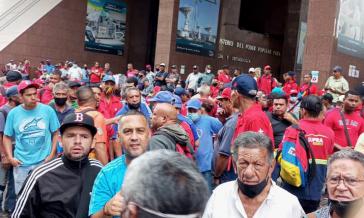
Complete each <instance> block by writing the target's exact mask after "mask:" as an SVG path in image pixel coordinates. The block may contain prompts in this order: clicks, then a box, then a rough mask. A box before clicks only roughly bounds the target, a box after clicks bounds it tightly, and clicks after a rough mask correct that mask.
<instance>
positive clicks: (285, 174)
mask: <svg viewBox="0 0 364 218" xmlns="http://www.w3.org/2000/svg"><path fill="white" fill-rule="evenodd" d="M305 134H306V133H305V131H304V130H302V129H301V128H300V127H299V126H298V125H292V126H290V127H288V128H287V129H286V132H285V133H284V138H283V140H282V144H281V146H280V148H279V151H278V153H277V156H276V160H277V163H279V165H280V172H279V174H280V176H281V178H282V180H283V181H284V182H286V183H288V184H290V185H292V186H295V187H302V188H303V187H306V186H308V185H309V183H310V182H311V180H312V178H313V177H314V176H315V171H316V161H315V158H314V156H313V152H312V149H311V147H310V144H309V143H308V141H307V139H306V138H305ZM310 159H311V161H310ZM310 162H311V163H310Z"/></svg>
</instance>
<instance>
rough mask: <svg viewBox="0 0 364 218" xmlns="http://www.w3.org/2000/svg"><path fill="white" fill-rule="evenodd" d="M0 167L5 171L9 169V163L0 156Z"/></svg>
mask: <svg viewBox="0 0 364 218" xmlns="http://www.w3.org/2000/svg"><path fill="white" fill-rule="evenodd" d="M1 165H2V167H3V168H4V169H5V170H7V169H9V168H10V167H11V163H10V161H9V159H8V158H7V157H6V156H5V155H1Z"/></svg>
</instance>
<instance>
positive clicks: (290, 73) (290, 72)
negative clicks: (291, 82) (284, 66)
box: [287, 71, 296, 76]
mask: <svg viewBox="0 0 364 218" xmlns="http://www.w3.org/2000/svg"><path fill="white" fill-rule="evenodd" d="M287 74H288V76H296V72H294V71H288V73H287Z"/></svg>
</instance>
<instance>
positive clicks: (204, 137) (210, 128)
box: [187, 99, 222, 191]
mask: <svg viewBox="0 0 364 218" xmlns="http://www.w3.org/2000/svg"><path fill="white" fill-rule="evenodd" d="M201 109H202V102H201V101H200V100H199V99H191V100H189V101H188V102H187V110H188V118H190V119H191V120H192V121H193V122H194V123H195V125H196V127H197V132H199V133H200V135H199V137H200V139H199V144H200V146H199V147H198V149H197V152H196V161H197V166H198V168H199V170H200V172H201V173H202V175H203V176H204V178H205V180H206V182H207V184H208V186H209V189H210V191H212V171H211V170H212V166H211V163H212V156H213V152H214V151H213V140H212V138H213V135H214V134H217V133H218V132H219V130H220V129H221V128H222V123H221V122H220V121H219V120H218V119H217V118H214V117H211V116H209V115H202V114H201Z"/></svg>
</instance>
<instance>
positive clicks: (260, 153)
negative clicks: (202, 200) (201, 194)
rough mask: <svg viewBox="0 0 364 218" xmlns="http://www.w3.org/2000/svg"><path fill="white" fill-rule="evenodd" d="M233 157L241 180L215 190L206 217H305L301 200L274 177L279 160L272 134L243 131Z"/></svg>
mask: <svg viewBox="0 0 364 218" xmlns="http://www.w3.org/2000/svg"><path fill="white" fill-rule="evenodd" d="M233 158H234V161H233V165H234V168H235V170H236V171H237V173H238V179H237V180H235V181H231V182H227V183H224V184H222V185H220V186H218V187H217V188H216V189H215V190H214V192H213V194H212V196H211V197H210V200H209V202H208V203H207V206H206V209H205V213H204V215H203V218H220V217H280V218H301V217H303V216H304V214H305V213H304V211H303V209H302V207H301V205H300V203H299V202H298V199H297V198H296V197H295V196H294V195H292V194H290V193H288V192H287V191H285V190H283V189H282V188H280V187H279V186H277V185H276V184H275V182H274V181H273V180H272V179H271V175H272V172H273V169H274V165H275V162H274V159H273V146H272V141H271V140H270V139H269V137H267V136H266V135H264V134H262V133H257V132H252V131H248V132H244V133H241V134H240V135H239V136H238V137H237V138H236V140H235V141H234V144H233Z"/></svg>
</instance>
